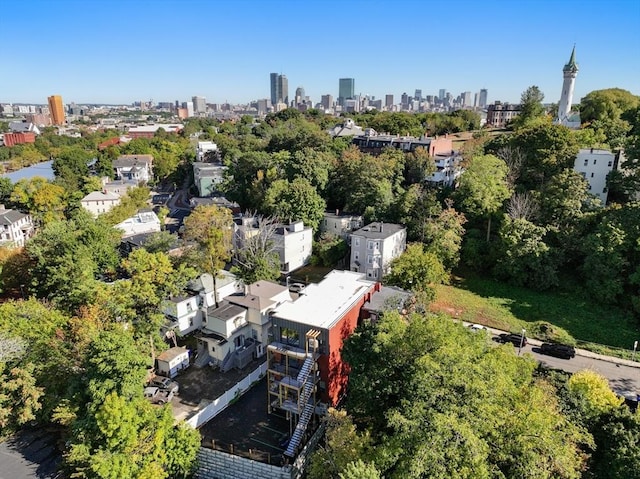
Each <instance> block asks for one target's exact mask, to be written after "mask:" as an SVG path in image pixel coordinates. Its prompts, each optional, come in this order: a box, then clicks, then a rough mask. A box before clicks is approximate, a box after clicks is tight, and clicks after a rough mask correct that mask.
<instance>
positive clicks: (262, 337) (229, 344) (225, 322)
mask: <svg viewBox="0 0 640 479" xmlns="http://www.w3.org/2000/svg"><path fill="white" fill-rule="evenodd" d="M287 301H291V294H290V293H289V290H288V289H287V288H286V287H284V286H281V285H279V284H276V283H272V282H269V281H258V282H256V283H253V284H251V285H249V286H247V288H246V291H245V292H243V293H240V294H233V295H229V296H226V297H225V298H224V299H223V300H222V301H220V302H219V303H218V304H216V305H212V306H210V307H209V308H207V310H206V315H205V317H204V318H203V321H202V329H201V331H200V334H199V337H198V342H199V347H198V363H202V362H204V361H208V362H209V364H213V365H217V366H219V367H220V370H221V371H222V372H226V371H229V370H230V369H232V368H234V367H237V368H243V367H244V366H245V365H246V364H248V363H249V362H250V361H251V360H252V359H253V358H255V357H261V356H263V355H264V354H265V345H266V344H268V342H269V331H270V327H271V317H270V313H271V312H272V311H273V309H274V308H276V307H277V306H279V305H280V304H282V303H284V302H287Z"/></svg>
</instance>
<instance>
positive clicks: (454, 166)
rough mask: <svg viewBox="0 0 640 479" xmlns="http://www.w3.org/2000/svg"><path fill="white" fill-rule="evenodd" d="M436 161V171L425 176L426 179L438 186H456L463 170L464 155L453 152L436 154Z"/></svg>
mask: <svg viewBox="0 0 640 479" xmlns="http://www.w3.org/2000/svg"><path fill="white" fill-rule="evenodd" d="M434 161H435V164H436V171H434V172H433V173H432V174H431V176H430V177H428V178H425V181H426V182H427V183H431V184H433V185H437V186H449V187H453V186H455V185H456V184H457V182H458V178H459V177H460V175H461V174H462V172H463V169H462V167H461V166H460V164H461V163H462V156H460V155H459V154H458V153H453V152H452V153H451V154H441V155H435V157H434Z"/></svg>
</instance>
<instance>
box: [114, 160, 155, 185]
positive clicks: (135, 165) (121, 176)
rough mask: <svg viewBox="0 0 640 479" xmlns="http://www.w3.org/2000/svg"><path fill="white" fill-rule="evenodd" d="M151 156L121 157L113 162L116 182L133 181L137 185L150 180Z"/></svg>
mask: <svg viewBox="0 0 640 479" xmlns="http://www.w3.org/2000/svg"><path fill="white" fill-rule="evenodd" d="M152 165H153V155H121V156H119V157H118V159H117V160H114V161H113V169H114V170H115V175H116V180H133V181H136V182H137V183H138V184H140V183H142V182H146V181H149V180H150V179H151V171H152Z"/></svg>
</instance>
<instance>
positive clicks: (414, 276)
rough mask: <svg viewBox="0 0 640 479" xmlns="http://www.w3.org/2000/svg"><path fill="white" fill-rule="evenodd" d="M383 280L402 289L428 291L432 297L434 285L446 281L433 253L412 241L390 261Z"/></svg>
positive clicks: (440, 265)
mask: <svg viewBox="0 0 640 479" xmlns="http://www.w3.org/2000/svg"><path fill="white" fill-rule="evenodd" d="M384 281H385V282H386V283H388V284H391V285H394V286H400V287H401V288H404V289H409V290H415V291H423V292H429V293H430V297H431V299H433V297H435V290H434V285H437V284H441V283H446V282H447V274H446V272H445V269H444V266H443V265H442V263H441V261H440V259H439V258H438V257H437V256H436V255H435V254H434V253H431V252H429V251H425V250H424V247H423V245H422V244H420V243H413V244H410V245H409V246H407V250H406V251H405V252H404V253H402V255H401V256H399V257H398V258H396V259H394V260H393V261H392V262H391V272H390V273H389V274H387V275H386V276H385V277H384Z"/></svg>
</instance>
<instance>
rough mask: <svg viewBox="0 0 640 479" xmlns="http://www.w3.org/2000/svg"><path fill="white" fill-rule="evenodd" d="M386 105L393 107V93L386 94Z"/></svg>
mask: <svg viewBox="0 0 640 479" xmlns="http://www.w3.org/2000/svg"><path fill="white" fill-rule="evenodd" d="M384 106H385V107H387V108H391V107H392V106H393V95H385V97H384Z"/></svg>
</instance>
